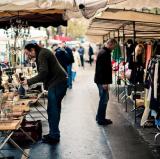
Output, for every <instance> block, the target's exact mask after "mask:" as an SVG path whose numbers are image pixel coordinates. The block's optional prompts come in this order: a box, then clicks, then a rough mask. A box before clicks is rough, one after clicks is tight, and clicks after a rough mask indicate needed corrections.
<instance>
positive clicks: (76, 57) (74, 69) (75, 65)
mask: <svg viewBox="0 0 160 159" xmlns="http://www.w3.org/2000/svg"><path fill="white" fill-rule="evenodd" d="M72 52H73V57H74V63H73V65H72V80H73V81H75V78H76V75H77V71H78V67H79V66H80V56H79V54H78V52H77V50H76V48H73V49H72Z"/></svg>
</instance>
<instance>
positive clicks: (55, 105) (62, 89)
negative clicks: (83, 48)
mask: <svg viewBox="0 0 160 159" xmlns="http://www.w3.org/2000/svg"><path fill="white" fill-rule="evenodd" d="M25 54H26V56H27V57H28V58H29V59H32V58H36V64H37V70H38V75H36V76H35V77H33V78H31V79H28V80H24V81H23V82H22V83H23V84H28V85H32V84H34V83H38V82H43V83H44V86H45V88H46V89H48V107H47V113H48V123H49V134H47V135H44V136H43V142H45V143H50V144H55V143H57V142H59V140H60V131H59V121H60V113H61V102H62V99H63V97H64V95H65V94H66V90H67V73H66V72H65V70H64V69H63V67H62V66H61V65H60V64H59V62H58V60H57V58H56V57H55V55H54V54H53V53H52V52H51V51H50V50H48V49H45V48H41V47H39V46H38V45H37V44H27V45H26V46H25Z"/></svg>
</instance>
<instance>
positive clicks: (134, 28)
mask: <svg viewBox="0 0 160 159" xmlns="http://www.w3.org/2000/svg"><path fill="white" fill-rule="evenodd" d="M133 43H134V46H135V44H136V26H135V22H133ZM133 57H134V68H133V71H134V109H135V116H134V117H135V123H137V117H136V116H137V108H136V91H137V90H136V76H135V73H136V65H135V59H136V54H135V49H134V56H133Z"/></svg>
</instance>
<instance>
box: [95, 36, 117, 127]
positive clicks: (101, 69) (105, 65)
mask: <svg viewBox="0 0 160 159" xmlns="http://www.w3.org/2000/svg"><path fill="white" fill-rule="evenodd" d="M116 44H117V42H116V40H115V39H109V40H108V41H107V42H106V43H105V45H104V47H103V48H102V49H101V50H100V51H99V53H98V56H97V60H96V70H95V79H94V81H95V83H96V84H97V86H98V90H99V97H100V100H99V106H98V111H97V116H96V120H97V123H98V124H99V125H108V124H111V123H112V121H111V120H110V119H105V116H106V108H107V103H108V100H109V84H111V83H112V64H111V52H112V50H113V49H114V48H115V46H116Z"/></svg>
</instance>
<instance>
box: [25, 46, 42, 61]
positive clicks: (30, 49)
mask: <svg viewBox="0 0 160 159" xmlns="http://www.w3.org/2000/svg"><path fill="white" fill-rule="evenodd" d="M39 51H40V47H39V46H38V45H37V44H27V45H26V46H25V48H24V53H25V55H26V56H27V57H28V58H29V59H30V60H31V59H33V58H36V54H37V53H38V52H39Z"/></svg>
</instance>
